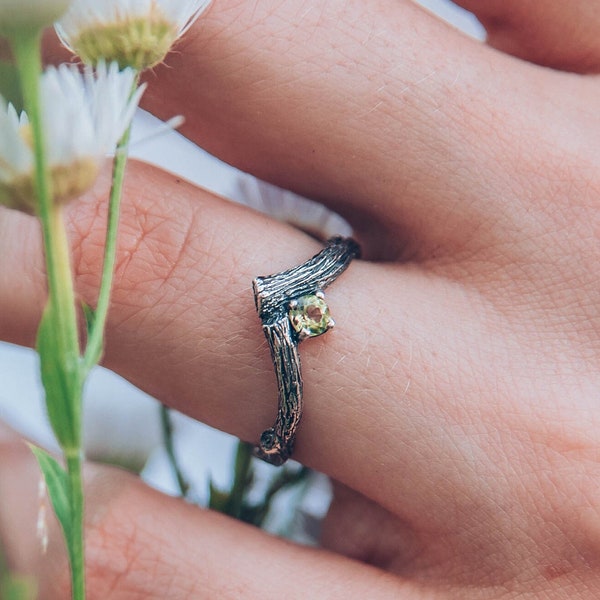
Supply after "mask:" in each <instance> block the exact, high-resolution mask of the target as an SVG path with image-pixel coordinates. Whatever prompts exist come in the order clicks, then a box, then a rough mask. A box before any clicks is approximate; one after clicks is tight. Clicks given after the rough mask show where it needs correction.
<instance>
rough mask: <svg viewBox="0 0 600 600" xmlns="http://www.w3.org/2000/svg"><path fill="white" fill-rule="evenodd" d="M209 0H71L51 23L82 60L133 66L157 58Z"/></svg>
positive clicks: (155, 61)
mask: <svg viewBox="0 0 600 600" xmlns="http://www.w3.org/2000/svg"><path fill="white" fill-rule="evenodd" d="M210 1H211V0H74V2H73V3H72V5H71V8H70V9H69V10H68V11H67V13H66V14H65V15H64V17H63V18H62V19H61V20H60V21H59V22H58V23H57V24H56V31H57V33H58V35H59V37H60V39H61V40H62V42H63V44H64V45H65V46H66V47H67V48H69V49H70V50H71V51H72V52H74V53H75V54H77V55H78V56H80V57H81V59H82V60H83V61H84V62H85V63H87V64H92V65H95V64H96V63H97V62H98V61H100V60H102V59H104V60H106V61H117V62H118V63H119V65H120V66H121V67H122V68H123V67H133V68H134V69H137V70H138V71H141V70H143V69H146V68H149V67H153V66H155V65H156V64H158V63H160V62H161V61H162V60H163V59H164V57H165V56H166V54H167V52H168V51H169V49H170V48H171V46H172V45H173V43H174V42H175V41H176V40H177V38H179V37H180V36H181V35H182V34H183V33H184V32H185V31H187V29H188V28H189V27H190V26H191V25H192V24H193V23H194V21H195V20H196V19H197V18H198V17H199V16H200V14H201V13H202V12H203V11H204V9H205V8H206V7H207V6H208V5H209V4H210Z"/></svg>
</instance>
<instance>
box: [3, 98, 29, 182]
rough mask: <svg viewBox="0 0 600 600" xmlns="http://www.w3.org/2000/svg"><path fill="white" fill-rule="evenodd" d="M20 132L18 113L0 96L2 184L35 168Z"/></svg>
mask: <svg viewBox="0 0 600 600" xmlns="http://www.w3.org/2000/svg"><path fill="white" fill-rule="evenodd" d="M20 130H21V123H20V118H19V115H17V111H16V110H15V108H14V106H13V105H12V104H8V105H7V104H6V102H5V101H4V98H2V96H0V184H3V183H4V184H5V183H7V182H9V181H12V180H13V179H14V178H15V177H18V176H19V175H22V174H23V173H29V172H30V171H31V168H32V166H33V155H32V153H31V150H30V149H29V147H28V146H27V144H26V142H25V140H24V139H23V138H22V136H21V134H20Z"/></svg>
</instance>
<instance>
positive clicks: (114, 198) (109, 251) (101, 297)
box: [83, 76, 139, 370]
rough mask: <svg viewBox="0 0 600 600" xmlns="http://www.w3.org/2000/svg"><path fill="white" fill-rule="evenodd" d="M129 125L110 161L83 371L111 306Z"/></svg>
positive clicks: (98, 349) (93, 360) (95, 355)
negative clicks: (95, 300) (103, 236)
mask: <svg viewBox="0 0 600 600" xmlns="http://www.w3.org/2000/svg"><path fill="white" fill-rule="evenodd" d="M138 83H139V76H137V77H136V78H135V81H134V85H133V89H132V92H133V91H134V90H135V89H136V88H137V85H138ZM130 137H131V125H130V126H129V127H128V128H127V130H126V131H125V133H124V134H123V136H122V137H121V139H120V140H119V143H118V144H117V148H116V151H115V156H114V159H113V172H112V185H111V188H110V197H109V200H108V220H107V225H106V240H105V245H104V262H103V265H102V279H101V281H100V291H99V293H98V303H97V305H96V312H95V315H94V320H93V323H92V325H91V329H90V331H89V335H88V341H87V346H86V349H85V355H84V358H83V364H84V369H86V370H89V369H91V368H92V367H94V366H95V365H96V364H98V362H99V361H100V358H101V356H102V350H103V344H104V341H103V340H104V327H105V325H106V317H107V315H108V307H109V304H110V293H111V289H112V283H113V278H114V270H115V261H116V255H117V232H118V227H119V213H120V208H121V196H122V194H123V181H124V179H125V167H126V165H127V157H128V148H129V139H130Z"/></svg>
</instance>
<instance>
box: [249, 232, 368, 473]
mask: <svg viewBox="0 0 600 600" xmlns="http://www.w3.org/2000/svg"><path fill="white" fill-rule="evenodd" d="M359 256H360V247H359V245H358V244H357V243H356V242H355V241H354V240H352V239H350V238H342V237H334V238H331V239H330V240H329V241H328V242H327V246H326V247H325V248H324V249H323V250H321V252H319V253H318V254H316V255H315V256H313V257H312V258H311V259H310V260H308V261H307V262H305V263H304V264H302V265H300V266H298V267H294V268H293V269H288V270H287V271H283V272H281V273H276V274H274V275H269V276H267V277H257V278H256V279H254V281H253V282H252V287H253V289H254V301H255V303H256V310H257V312H258V316H259V317H260V319H261V320H262V327H263V332H264V334H265V337H266V338H267V341H268V342H269V347H270V349H271V358H272V359H273V365H274V366H275V374H276V376H277V385H278V388H279V410H278V413H277V419H276V421H275V424H274V425H273V427H270V428H269V429H267V430H265V431H263V433H262V435H261V436H260V442H259V444H258V445H257V446H256V447H255V448H254V454H255V456H258V457H259V458H262V459H263V460H264V461H266V462H268V463H271V464H272V465H278V466H279V465H282V464H283V463H284V462H285V461H286V460H287V459H288V458H290V456H291V455H292V452H293V451H294V442H295V439H296V432H297V430H298V426H299V425H300V420H301V418H302V404H303V399H302V373H301V370H300V355H299V354H298V344H299V343H300V342H301V341H302V340H303V339H305V338H307V337H316V336H318V335H322V334H323V333H325V332H326V331H329V330H330V329H331V328H332V327H333V325H334V322H333V319H332V318H331V315H330V313H329V308H328V306H327V304H326V303H325V299H324V294H323V290H324V289H325V288H326V287H327V286H328V285H329V284H331V283H333V282H334V281H335V280H336V279H337V278H338V277H339V276H340V275H341V274H342V273H343V272H344V271H345V270H346V268H347V267H348V265H349V264H350V262H351V261H352V259H353V258H358V257H359Z"/></svg>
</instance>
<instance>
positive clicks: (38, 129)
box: [12, 34, 79, 360]
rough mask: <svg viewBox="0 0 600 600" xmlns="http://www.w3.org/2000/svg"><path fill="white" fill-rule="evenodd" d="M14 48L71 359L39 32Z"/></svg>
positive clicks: (64, 248)
mask: <svg viewBox="0 0 600 600" xmlns="http://www.w3.org/2000/svg"><path fill="white" fill-rule="evenodd" d="M12 42H13V50H14V53H15V57H16V60H17V64H18V66H19V71H20V74H21V87H22V90H23V98H24V101H25V108H26V111H27V115H28V117H29V122H30V124H31V131H32V137H33V150H34V157H35V187H36V194H37V206H38V216H39V218H40V222H41V224H42V232H43V238H44V253H45V257H46V270H47V277H48V294H49V297H50V299H51V301H52V302H53V303H54V309H55V311H56V315H57V316H56V318H57V320H58V327H57V330H58V331H59V332H60V335H59V339H58V340H57V342H58V343H59V344H61V345H62V348H63V349H64V350H66V351H67V352H66V354H68V355H69V357H70V358H71V359H72V360H78V359H79V340H78V333H77V318H76V312H75V294H74V291H73V279H72V276H71V266H70V259H69V246H68V243H67V239H66V233H65V230H64V224H63V223H62V216H61V209H60V207H59V206H57V205H55V204H54V203H53V202H52V193H51V183H50V175H49V173H48V168H47V160H46V150H45V142H44V126H43V123H42V107H41V98H40V73H41V69H42V66H41V59H40V53H39V43H40V38H39V34H35V35H34V34H31V35H22V36H16V37H15V39H14V40H12Z"/></svg>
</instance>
